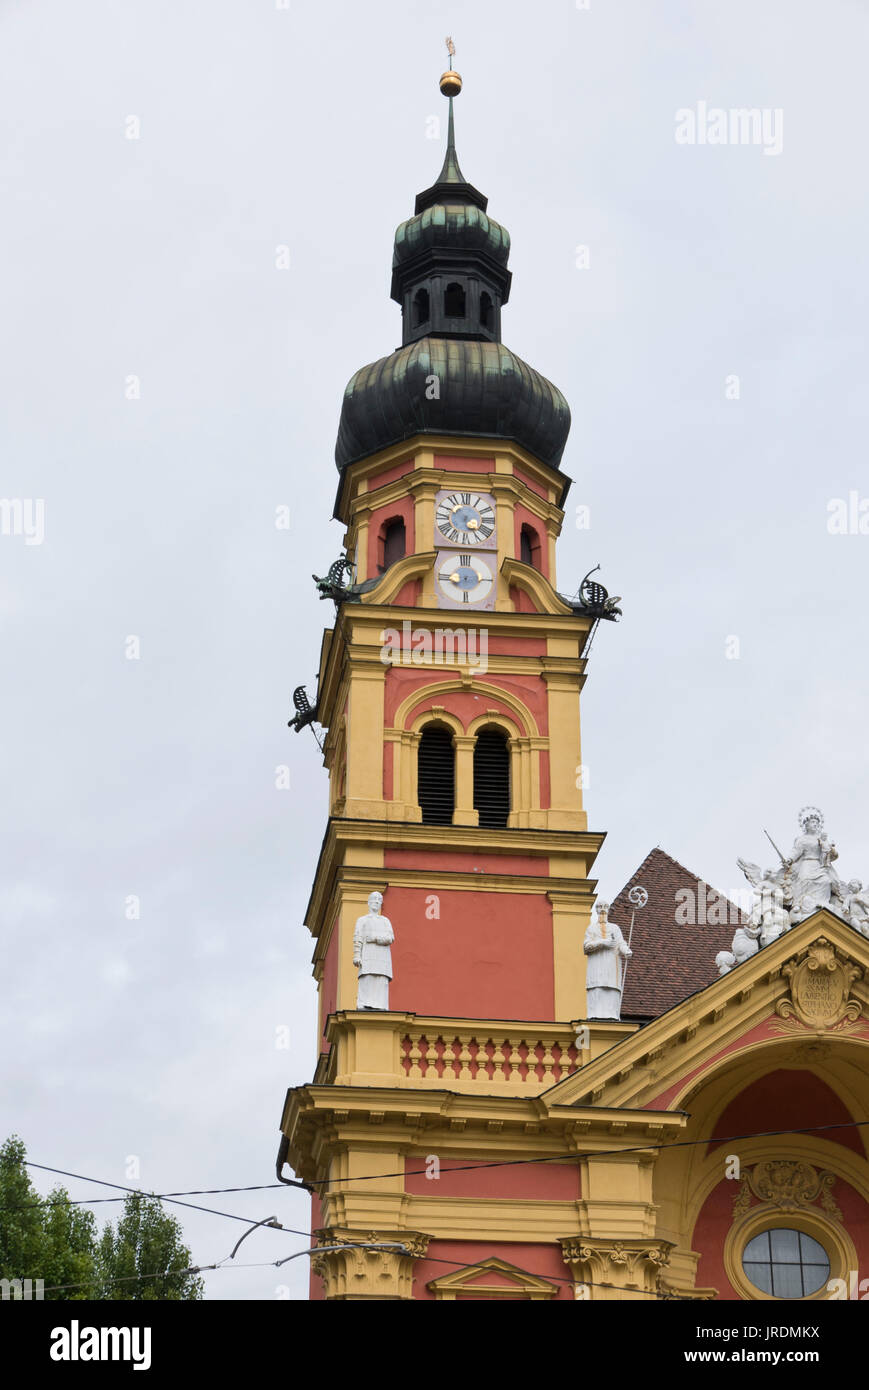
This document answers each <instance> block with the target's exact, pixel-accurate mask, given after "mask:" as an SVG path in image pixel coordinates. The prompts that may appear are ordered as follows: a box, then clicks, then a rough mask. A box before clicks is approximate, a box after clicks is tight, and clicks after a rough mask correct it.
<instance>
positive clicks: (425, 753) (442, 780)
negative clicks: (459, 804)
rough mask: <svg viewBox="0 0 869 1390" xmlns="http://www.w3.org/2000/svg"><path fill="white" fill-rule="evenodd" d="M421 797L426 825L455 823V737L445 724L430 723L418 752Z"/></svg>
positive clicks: (419, 797) (425, 729) (423, 733)
mask: <svg viewBox="0 0 869 1390" xmlns="http://www.w3.org/2000/svg"><path fill="white" fill-rule="evenodd" d="M417 786H418V794H417V796H418V800H419V804H420V807H421V808H422V823H423V825H452V823H453V810H454V808H455V804H456V772H455V756H454V753H453V739H452V734H451V733H450V731H449V729H445V728H444V726H443V724H427V725H426V726H425V728H424V729H423V731H422V736H421V738H420V740H419V752H418V754H417Z"/></svg>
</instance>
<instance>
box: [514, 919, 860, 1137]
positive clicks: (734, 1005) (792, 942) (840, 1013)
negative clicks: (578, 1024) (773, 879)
mask: <svg viewBox="0 0 869 1390" xmlns="http://www.w3.org/2000/svg"><path fill="white" fill-rule="evenodd" d="M825 1011H826V1012H825ZM819 1039H823V1040H825V1046H829V1045H830V1044H831V1043H833V1042H834V1041H837V1042H840V1043H841V1045H842V1046H844V1047H857V1048H859V1050H860V1053H859V1055H860V1058H861V1060H860V1062H859V1065H860V1067H861V1068H862V1067H863V1066H865V1065H866V1063H865V1062H863V1061H862V1057H863V1055H864V1054H865V1056H866V1058H867V1061H869V940H867V939H866V938H865V937H864V936H861V934H860V932H858V931H857V930H856V929H855V928H854V927H852V926H850V925H849V924H848V923H847V922H845V921H843V919H842V918H841V917H837V916H836V915H835V913H832V912H830V911H828V910H827V909H826V908H821V909H820V910H819V911H817V912H813V913H812V915H811V917H807V918H806V920H805V921H804V922H801V923H800V924H799V926H796V927H792V928H791V930H790V931H788V932H785V934H784V935H783V936H781V937H779V939H778V940H777V941H773V942H771V943H770V945H769V946H765V947H764V948H763V949H762V950H760V951H758V952H757V954H756V955H754V956H751V957H750V958H749V959H748V960H747V961H745V962H743V964H742V965H738V966H736V967H735V969H733V970H731V971H730V972H729V974H727V975H724V976H722V977H721V978H720V979H717V980H715V981H714V983H712V984H710V985H708V986H707V987H706V989H703V990H701V991H700V992H699V993H697V994H695V995H693V996H692V997H691V998H690V999H685V1000H683V1001H682V1002H681V1003H679V1004H677V1005H676V1006H675V1007H674V1008H672V1009H670V1010H669V1011H668V1012H667V1013H666V1014H663V1015H662V1016H661V1017H660V1018H657V1019H655V1020H654V1021H653V1022H651V1023H649V1024H648V1025H647V1026H646V1027H645V1028H641V1029H639V1030H638V1031H637V1032H636V1033H633V1034H632V1035H631V1036H630V1037H629V1038H625V1039H624V1040H623V1041H622V1042H620V1043H617V1044H616V1045H615V1046H614V1047H612V1048H610V1050H609V1051H608V1052H604V1053H603V1054H601V1055H600V1056H599V1057H596V1058H595V1059H594V1060H593V1061H592V1062H589V1063H588V1064H587V1065H586V1066H584V1067H583V1068H582V1069H581V1071H578V1072H574V1073H573V1074H572V1075H571V1076H569V1077H566V1078H565V1079H564V1080H562V1081H559V1082H558V1083H557V1084H556V1085H555V1086H553V1087H552V1089H551V1090H549V1091H545V1092H544V1093H543V1095H542V1096H541V1097H540V1100H541V1101H542V1102H543V1104H544V1105H546V1106H547V1108H549V1109H550V1110H551V1109H554V1108H555V1107H563V1106H565V1105H568V1106H581V1105H586V1106H587V1105H592V1106H610V1107H613V1108H622V1109H630V1110H635V1109H650V1110H659V1111H664V1110H673V1111H678V1110H680V1109H681V1108H682V1106H683V1104H684V1102H685V1100H687V1099H688V1097H689V1095H690V1094H691V1093H693V1091H695V1090H696V1089H697V1088H698V1086H700V1085H702V1084H705V1079H708V1077H709V1076H710V1075H712V1074H713V1072H715V1071H716V1070H717V1069H718V1068H720V1067H722V1066H726V1065H729V1064H730V1063H731V1062H732V1061H733V1060H734V1059H735V1058H736V1056H737V1055H738V1054H740V1053H743V1052H745V1051H746V1050H748V1049H756V1048H761V1047H764V1046H773V1047H774V1046H779V1047H780V1046H781V1044H782V1043H783V1042H785V1043H787V1045H788V1047H789V1048H791V1049H793V1047H794V1045H796V1047H797V1048H802V1047H807V1048H809V1049H811V1048H817V1045H818V1041H819Z"/></svg>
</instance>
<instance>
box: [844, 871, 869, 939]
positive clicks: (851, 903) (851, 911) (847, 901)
mask: <svg viewBox="0 0 869 1390" xmlns="http://www.w3.org/2000/svg"><path fill="white" fill-rule="evenodd" d="M841 896H842V916H843V917H845V918H846V919H847V920H848V921H849V922H850V923H851V926H852V927H856V928H857V930H858V932H860V934H861V935H862V936H869V889H867V890H866V891H865V892H864V891H863V884H862V883H861V882H860V880H859V878H852V879H850V880H849V882H848V884H847V889H846V891H845V892H844V893H843V894H842V895H841Z"/></svg>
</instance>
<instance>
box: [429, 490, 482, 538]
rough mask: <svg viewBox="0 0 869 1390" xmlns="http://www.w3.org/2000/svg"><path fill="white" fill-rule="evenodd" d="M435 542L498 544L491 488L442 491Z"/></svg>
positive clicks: (438, 498) (436, 512) (437, 509)
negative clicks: (486, 489) (481, 490)
mask: <svg viewBox="0 0 869 1390" xmlns="http://www.w3.org/2000/svg"><path fill="white" fill-rule="evenodd" d="M435 544H436V545H455V546H459V545H463V546H466V547H467V546H473V547H474V548H475V549H479V550H486V549H488V550H494V548H495V544H496V542H495V499H494V497H492V496H491V495H490V494H489V493H488V492H447V491H445V492H439V493H438V495H437V497H436V499H435Z"/></svg>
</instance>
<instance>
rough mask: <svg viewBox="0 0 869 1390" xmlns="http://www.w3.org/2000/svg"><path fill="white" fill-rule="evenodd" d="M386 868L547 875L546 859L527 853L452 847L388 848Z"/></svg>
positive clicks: (440, 871) (463, 872) (460, 872)
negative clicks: (497, 852)
mask: <svg viewBox="0 0 869 1390" xmlns="http://www.w3.org/2000/svg"><path fill="white" fill-rule="evenodd" d="M384 865H385V867H386V868H387V869H431V870H432V871H433V872H435V873H454V874H455V873H458V874H473V873H480V874H530V875H532V876H533V877H534V878H546V877H548V874H549V860H548V858H546V857H545V856H544V857H543V858H535V856H533V855H530V854H487V853H486V852H485V850H483V851H481V852H479V853H478V852H477V851H474V853H473V854H462V853H460V852H459V853H456V852H455V851H453V850H440V851H438V850H419V849H388V850H386V851H385V854H384Z"/></svg>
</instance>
